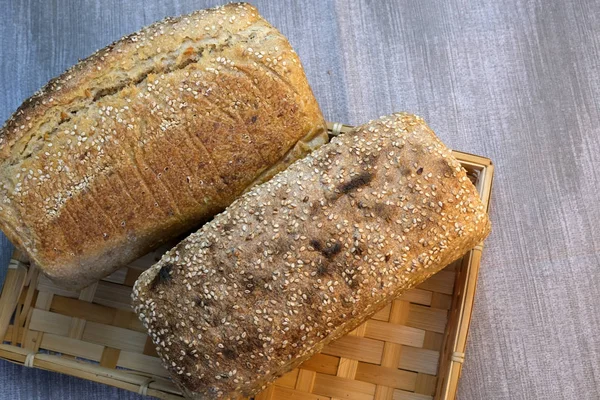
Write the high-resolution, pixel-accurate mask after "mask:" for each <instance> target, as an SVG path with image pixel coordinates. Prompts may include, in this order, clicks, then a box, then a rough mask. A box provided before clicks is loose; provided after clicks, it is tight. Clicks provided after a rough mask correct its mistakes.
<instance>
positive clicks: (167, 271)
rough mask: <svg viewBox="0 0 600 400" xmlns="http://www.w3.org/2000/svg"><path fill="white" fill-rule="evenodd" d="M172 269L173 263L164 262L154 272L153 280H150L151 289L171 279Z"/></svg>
mask: <svg viewBox="0 0 600 400" xmlns="http://www.w3.org/2000/svg"><path fill="white" fill-rule="evenodd" d="M172 271H173V264H165V265H163V266H162V268H161V269H160V270H159V271H158V274H156V277H154V280H153V281H152V285H151V287H152V290H154V289H156V288H157V287H158V286H160V285H166V284H168V283H170V282H171V281H172V280H173V277H172V276H171V273H172Z"/></svg>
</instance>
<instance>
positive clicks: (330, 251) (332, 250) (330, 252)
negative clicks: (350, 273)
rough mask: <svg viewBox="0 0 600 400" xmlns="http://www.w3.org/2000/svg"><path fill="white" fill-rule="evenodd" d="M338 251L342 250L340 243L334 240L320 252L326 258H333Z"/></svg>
mask: <svg viewBox="0 0 600 400" xmlns="http://www.w3.org/2000/svg"><path fill="white" fill-rule="evenodd" d="M340 251H342V245H341V244H340V243H338V242H334V243H333V244H332V245H331V246H329V247H325V248H324V249H323V250H322V251H321V253H323V255H324V256H325V257H327V258H333V257H335V256H336V255H337V254H339V252H340Z"/></svg>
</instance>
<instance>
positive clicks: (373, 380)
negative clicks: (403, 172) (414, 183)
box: [0, 123, 494, 400]
mask: <svg viewBox="0 0 600 400" xmlns="http://www.w3.org/2000/svg"><path fill="white" fill-rule="evenodd" d="M349 129H351V127H349V126H345V125H342V124H339V123H334V124H329V130H330V134H331V135H332V136H335V135H337V134H340V133H343V132H345V131H347V130H349ZM453 154H454V156H455V157H456V158H457V159H458V160H459V161H460V162H461V164H462V165H463V167H464V168H465V169H466V170H467V172H468V175H469V177H470V178H471V180H472V181H473V182H474V183H475V185H476V186H477V189H478V190H479V193H480V195H481V198H482V200H483V202H484V204H485V205H486V207H487V206H488V205H489V201H490V193H491V187H492V177H493V171H494V169H493V166H492V163H491V161H490V160H489V159H487V158H483V157H479V156H474V155H471V154H466V153H461V152H457V151H455V152H453ZM166 250H167V248H162V249H159V250H157V251H155V252H153V253H150V254H148V255H146V256H144V257H142V258H140V259H139V260H136V261H135V262H133V263H131V264H130V265H128V266H127V267H125V268H122V269H120V270H118V271H117V272H115V273H113V274H112V275H110V276H109V277H107V278H105V279H103V280H101V281H99V282H97V283H95V284H93V285H92V286H90V287H87V288H85V289H83V290H81V291H68V290H64V289H61V288H59V287H57V286H55V285H54V284H52V282H50V281H49V280H48V279H47V278H46V277H45V276H43V275H41V274H39V272H38V270H37V269H36V268H33V267H31V266H29V265H28V263H27V260H26V259H25V258H24V257H23V256H22V255H21V254H19V252H18V251H17V252H15V254H14V255H13V259H12V260H11V262H10V266H9V270H8V274H7V277H6V281H5V283H4V287H3V289H2V293H1V294H0V338H3V340H2V342H1V343H0V358H2V359H5V360H8V361H12V362H15V363H19V364H22V365H25V366H27V367H31V368H41V369H45V370H50V371H55V372H60V373H64V374H69V375H73V376H76V377H79V378H83V379H88V380H91V381H95V382H100V383H104V384H107V385H111V386H115V387H118V388H122V389H126V390H130V391H133V392H137V393H141V394H147V395H150V396H156V397H159V398H163V399H180V398H182V395H181V391H180V390H179V389H178V388H177V386H176V385H174V384H173V383H172V382H171V381H170V379H169V377H168V373H167V371H166V370H165V369H164V368H163V367H162V365H161V363H160V360H159V359H158V357H157V354H156V351H155V346H154V344H153V343H152V341H151V340H150V339H149V338H148V336H147V335H146V331H145V329H144V327H143V326H142V324H141V323H140V322H139V320H138V319H137V317H136V315H135V314H134V313H133V311H132V309H131V305H130V294H131V288H132V286H133V284H134V282H135V280H136V279H137V277H138V276H139V275H140V273H141V272H143V271H144V270H145V269H146V268H148V267H149V266H150V265H152V264H153V263H154V262H155V261H157V260H158V259H159V258H160V256H161V255H162V253H164V252H165V251H166ZM481 251H482V246H481V245H478V246H477V247H476V248H475V249H473V250H471V251H470V252H469V253H467V254H466V255H465V256H464V257H463V258H461V259H460V260H458V261H456V262H454V263H453V264H451V265H449V266H447V267H446V268H445V269H443V270H442V271H441V272H439V273H438V274H436V275H434V276H432V277H431V278H429V279H428V280H427V281H425V282H424V283H422V284H421V285H419V286H418V287H417V288H414V289H411V290H408V291H406V292H405V293H404V294H403V295H402V296H401V297H399V298H398V299H396V300H394V301H393V302H392V303H391V304H388V305H387V306H386V307H385V308H383V309H382V310H380V311H379V312H378V313H377V314H375V315H374V316H373V318H371V319H370V320H369V321H367V322H366V323H364V324H363V325H361V326H360V327H358V328H357V329H355V330H354V331H352V332H350V333H349V334H348V335H346V336H345V337H343V338H341V339H339V340H337V341H335V342H333V343H331V344H329V345H328V346H326V347H325V348H324V349H323V351H322V352H321V353H320V354H317V355H315V356H314V357H312V358H311V359H309V360H308V361H306V362H304V364H302V365H301V366H300V367H299V368H297V369H295V370H293V371H291V372H289V373H288V374H286V375H284V376H283V377H281V378H279V379H278V380H277V381H275V382H274V383H273V384H272V385H271V386H269V387H268V388H267V389H266V390H264V391H263V392H262V393H260V394H258V395H256V396H255V399H256V400H287V399H310V400H330V399H350V400H363V399H364V400H367V399H393V400H427V399H436V400H442V399H443V400H451V399H454V398H455V395H456V389H457V385H458V380H459V377H460V372H461V367H462V363H463V361H464V356H465V354H464V352H465V346H466V340H467V333H468V330H469V323H470V320H471V311H472V307H473V300H474V297H475V290H476V284H477V275H478V272H479V261H480V258H481Z"/></svg>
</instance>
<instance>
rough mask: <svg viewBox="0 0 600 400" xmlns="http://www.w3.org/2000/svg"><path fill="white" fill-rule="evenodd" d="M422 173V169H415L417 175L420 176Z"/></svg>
mask: <svg viewBox="0 0 600 400" xmlns="http://www.w3.org/2000/svg"><path fill="white" fill-rule="evenodd" d="M422 173H423V167H419V169H417V175H421V174H422Z"/></svg>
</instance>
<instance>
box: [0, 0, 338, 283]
mask: <svg viewBox="0 0 600 400" xmlns="http://www.w3.org/2000/svg"><path fill="white" fill-rule="evenodd" d="M325 141H326V127H325V123H324V120H323V117H322V115H321V112H320V111H319V108H318V105H317V103H316V101H315V99H314V97H313V94H312V92H311V89H310V87H309V86H308V83H307V81H306V77H305V75H304V72H303V70H302V66H301V64H300V61H299V59H298V57H297V55H296V54H295V53H294V51H293V49H292V48H291V46H290V44H289V43H288V41H287V40H286V39H285V37H284V36H282V35H281V34H280V33H279V32H278V31H277V30H276V29H275V28H273V27H272V26H271V25H269V23H267V22H266V21H265V20H264V19H262V18H261V17H260V16H259V14H258V12H257V10H256V9H255V8H254V7H252V6H250V5H247V4H230V5H227V6H224V7H220V8H216V9H211V10H203V11H198V12H195V13H192V14H190V15H186V16H183V17H179V18H168V19H166V20H164V21H162V22H159V23H156V24H154V25H151V26H149V27H147V28H145V29H143V30H141V31H140V32H138V33H134V34H132V35H130V36H127V37H125V38H123V39H121V40H119V41H118V42H115V43H113V44H112V45H110V46H108V47H106V48H104V49H102V50H100V51H98V52H97V53H95V54H94V55H92V56H91V57H89V58H87V59H85V60H83V61H81V62H80V63H79V64H77V65H76V66H74V67H73V68H71V69H70V70H68V71H67V72H65V73H64V74H63V75H61V76H59V77H58V78H56V79H53V80H52V81H50V82H49V83H48V85H47V86H45V87H44V88H43V89H42V90H41V91H40V92H39V93H36V94H35V95H34V96H33V97H32V98H30V99H29V100H27V101H26V102H25V103H24V104H23V105H22V106H21V107H20V108H19V109H18V110H17V112H16V113H15V114H14V115H13V116H12V117H11V118H10V119H9V120H8V121H7V123H6V125H5V126H4V127H3V128H2V129H1V130H0V191H1V197H2V199H3V201H2V202H1V203H0V228H1V229H2V230H3V231H4V232H5V233H6V234H7V235H8V237H9V239H10V240H11V241H12V242H13V243H15V244H16V245H17V246H18V247H19V248H20V249H21V250H23V251H24V252H25V253H26V254H27V255H28V256H29V258H30V259H31V260H32V261H33V262H34V263H35V264H37V265H38V266H39V267H41V269H42V271H43V272H44V273H45V274H46V275H48V276H49V277H50V278H51V279H53V280H54V281H55V282H56V283H58V284H61V285H64V286H71V287H74V288H78V287H82V286H85V285H87V284H89V283H91V282H93V281H94V280H96V279H99V278H102V277H103V276H106V275H108V274H110V273H111V272H112V271H114V270H115V269H117V268H119V267H120V266H122V265H124V264H126V263H128V262H130V261H132V260H134V259H136V258H137V257H139V256H141V255H143V254H145V253H147V252H148V251H150V250H152V249H153V248H155V247H157V246H158V245H159V244H161V243H162V242H165V241H166V240H169V239H172V238H174V237H176V236H177V235H179V234H182V233H183V232H186V231H187V230H189V229H191V228H192V227H196V226H199V224H200V223H202V222H203V221H205V220H207V219H208V218H210V217H212V216H213V215H214V214H215V213H217V212H219V211H222V210H223V209H224V208H225V207H226V206H227V205H229V204H230V203H231V202H232V201H233V200H234V199H235V198H236V197H238V196H239V195H240V194H241V193H242V192H243V191H244V190H246V189H247V188H248V187H249V186H251V185H252V184H254V183H256V182H260V181H262V180H265V179H267V178H269V177H270V176H272V175H274V174H275V173H276V172H277V171H279V170H281V169H283V168H285V167H286V166H287V165H288V164H289V163H290V162H291V161H293V160H295V159H297V158H299V157H302V156H303V155H305V154H306V153H307V152H308V151H310V150H311V149H312V148H315V147H318V146H319V145H320V144H322V143H324V142H325Z"/></svg>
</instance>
